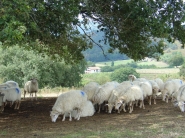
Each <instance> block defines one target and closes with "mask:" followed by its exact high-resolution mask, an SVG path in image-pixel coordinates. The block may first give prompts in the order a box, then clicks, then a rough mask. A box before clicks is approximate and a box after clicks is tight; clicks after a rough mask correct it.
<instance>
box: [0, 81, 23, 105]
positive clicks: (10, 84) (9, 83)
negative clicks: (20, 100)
mask: <svg viewBox="0 0 185 138" xmlns="http://www.w3.org/2000/svg"><path fill="white" fill-rule="evenodd" d="M7 88H18V89H20V88H19V84H18V83H17V82H15V81H7V82H5V83H2V84H0V90H4V89H7ZM6 104H7V102H5V105H6ZM12 105H13V102H10V107H11V106H12Z"/></svg>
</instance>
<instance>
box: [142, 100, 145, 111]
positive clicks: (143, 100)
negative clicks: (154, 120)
mask: <svg viewBox="0 0 185 138" xmlns="http://www.w3.org/2000/svg"><path fill="white" fill-rule="evenodd" d="M142 106H143V109H145V104H144V100H142Z"/></svg>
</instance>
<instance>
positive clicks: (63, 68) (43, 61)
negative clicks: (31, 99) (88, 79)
mask: <svg viewBox="0 0 185 138" xmlns="http://www.w3.org/2000/svg"><path fill="white" fill-rule="evenodd" d="M0 52H1V55H0V78H3V79H4V81H7V80H14V81H16V82H18V83H19V84H20V86H21V87H22V86H24V83H25V82H26V81H28V80H29V79H31V78H33V77H35V78H37V79H38V81H39V87H40V88H42V87H45V86H49V87H56V86H64V87H71V86H79V85H80V82H81V74H83V73H84V70H85V66H86V64H85V62H84V61H81V62H79V63H78V64H74V65H70V64H68V65H66V64H65V63H64V62H60V61H57V60H51V58H50V57H48V56H47V55H41V54H39V53H38V52H35V51H33V50H31V51H27V50H25V49H24V48H20V47H18V46H14V47H10V48H7V49H6V50H3V49H0Z"/></svg>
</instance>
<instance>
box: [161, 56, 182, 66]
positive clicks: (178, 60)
mask: <svg viewBox="0 0 185 138" xmlns="http://www.w3.org/2000/svg"><path fill="white" fill-rule="evenodd" d="M161 60H162V61H164V62H166V63H168V64H169V65H170V66H171V67H173V66H180V65H182V64H183V63H184V57H183V56H182V54H181V53H180V52H173V53H172V54H165V55H164V56H162V57H161Z"/></svg>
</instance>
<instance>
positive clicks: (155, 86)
mask: <svg viewBox="0 0 185 138" xmlns="http://www.w3.org/2000/svg"><path fill="white" fill-rule="evenodd" d="M149 82H150V83H151V85H152V93H153V94H152V97H153V100H154V104H156V98H157V96H158V95H160V93H159V85H158V84H157V83H156V82H155V81H154V80H149Z"/></svg>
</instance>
